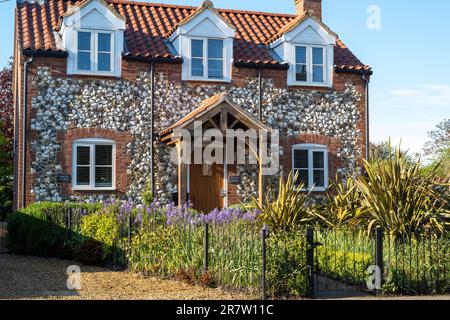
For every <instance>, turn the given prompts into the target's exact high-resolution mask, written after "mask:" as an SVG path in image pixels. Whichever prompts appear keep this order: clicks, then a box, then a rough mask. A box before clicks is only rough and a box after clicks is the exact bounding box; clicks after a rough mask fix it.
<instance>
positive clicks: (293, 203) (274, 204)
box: [250, 171, 317, 230]
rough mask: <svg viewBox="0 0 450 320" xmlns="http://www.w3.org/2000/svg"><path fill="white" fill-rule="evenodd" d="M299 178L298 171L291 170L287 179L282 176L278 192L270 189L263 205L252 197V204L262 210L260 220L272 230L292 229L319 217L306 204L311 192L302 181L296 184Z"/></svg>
mask: <svg viewBox="0 0 450 320" xmlns="http://www.w3.org/2000/svg"><path fill="white" fill-rule="evenodd" d="M298 179H299V175H298V172H297V173H296V174H295V175H293V173H292V171H291V172H290V173H289V176H288V178H287V180H284V178H283V176H280V179H279V184H278V192H274V191H273V190H270V191H269V194H268V195H267V196H266V197H265V200H264V203H263V204H262V206H261V205H260V203H259V201H258V199H256V198H253V199H252V202H251V205H250V206H251V207H253V208H255V209H256V210H258V211H259V212H261V214H260V215H259V219H260V221H262V222H263V223H264V224H266V225H267V226H269V228H270V229H271V230H290V229H292V228H295V227H296V226H298V225H301V224H308V223H310V222H312V221H313V220H315V219H316V218H317V215H316V214H314V213H313V211H312V210H310V209H309V208H308V206H307V205H306V199H307V197H308V196H309V193H306V192H304V191H302V189H303V188H304V185H303V184H302V183H301V184H299V185H297V184H296V181H298Z"/></svg>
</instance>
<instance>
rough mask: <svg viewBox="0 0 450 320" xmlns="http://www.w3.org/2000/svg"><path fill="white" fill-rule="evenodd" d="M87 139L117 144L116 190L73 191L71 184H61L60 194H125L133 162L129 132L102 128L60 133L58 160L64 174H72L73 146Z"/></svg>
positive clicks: (79, 129)
mask: <svg viewBox="0 0 450 320" xmlns="http://www.w3.org/2000/svg"><path fill="white" fill-rule="evenodd" d="M86 138H98V139H107V140H112V141H114V142H115V144H116V154H115V157H116V168H115V177H116V185H115V187H116V189H115V190H114V191H109V192H108V191H101V192H92V191H73V190H72V188H71V184H60V193H61V195H63V196H72V195H89V194H95V193H101V194H108V193H113V194H118V195H120V194H125V193H126V188H127V182H128V179H129V178H128V176H127V173H126V168H127V166H128V164H129V163H130V161H131V157H130V155H129V154H128V152H127V144H128V143H129V142H130V141H131V140H132V139H133V136H132V135H131V134H130V133H128V132H117V131H113V130H109V129H102V128H75V129H69V130H67V131H65V132H63V131H60V132H58V141H61V150H60V151H59V152H58V154H57V160H58V161H60V163H61V167H62V172H72V155H73V148H72V144H73V142H74V141H75V140H78V139H86Z"/></svg>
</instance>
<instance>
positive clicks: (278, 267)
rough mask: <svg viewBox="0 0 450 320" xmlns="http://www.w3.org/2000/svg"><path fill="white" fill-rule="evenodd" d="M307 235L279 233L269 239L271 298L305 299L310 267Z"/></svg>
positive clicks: (268, 268) (299, 231)
mask: <svg viewBox="0 0 450 320" xmlns="http://www.w3.org/2000/svg"><path fill="white" fill-rule="evenodd" d="M306 249H307V246H306V241H305V231H303V230H298V231H289V232H278V233H276V234H272V235H270V236H269V238H268V239H267V275H266V277H267V288H268V289H267V290H268V293H269V295H270V296H272V297H289V296H306V295H307V294H308V292H309V267H308V265H307V261H306Z"/></svg>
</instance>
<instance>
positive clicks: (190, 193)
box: [14, 0, 372, 211]
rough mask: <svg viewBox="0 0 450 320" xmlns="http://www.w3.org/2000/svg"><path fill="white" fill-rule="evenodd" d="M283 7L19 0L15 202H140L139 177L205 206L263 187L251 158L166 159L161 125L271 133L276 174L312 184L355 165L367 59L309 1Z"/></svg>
mask: <svg viewBox="0 0 450 320" xmlns="http://www.w3.org/2000/svg"><path fill="white" fill-rule="evenodd" d="M292 1H294V0H292ZM199 2H200V0H199ZM324 2H325V1H324ZM295 3H296V7H297V12H296V14H281V13H266V12H256V11H240V10H229V9H218V8H215V7H214V5H213V3H212V2H211V1H204V2H203V3H201V4H200V5H199V7H190V6H181V5H167V4H155V3H145V2H131V1H126V0H84V1H80V0H40V1H25V0H23V1H19V2H18V3H17V8H16V12H15V14H16V16H15V46H14V102H15V169H16V170H15V182H16V184H15V197H14V204H15V207H16V208H19V207H22V206H26V205H27V204H30V203H32V202H34V201H65V200H70V199H78V198H88V197H104V196H108V195H116V196H120V197H130V198H133V199H139V197H140V196H141V194H142V191H143V189H144V188H145V186H146V185H148V184H149V183H152V184H151V187H152V188H153V189H154V194H155V196H156V197H157V198H159V199H161V200H171V199H172V198H173V197H174V195H176V196H175V197H177V199H178V201H179V202H184V201H186V200H188V199H191V200H192V201H193V202H194V206H195V207H196V208H197V209H200V210H203V211H207V210H210V209H211V208H214V207H221V206H227V205H231V204H233V203H237V202H239V201H246V200H248V199H249V198H250V197H251V196H256V195H258V188H259V187H258V185H259V186H261V188H259V189H260V190H261V189H264V188H266V187H265V186H263V185H262V184H261V183H260V181H263V180H260V179H259V178H258V176H259V174H258V165H254V164H252V165H250V164H235V163H233V164H229V163H225V164H190V165H189V164H181V163H178V164H177V163H173V162H172V161H171V150H173V149H174V148H178V145H179V143H178V142H177V141H176V140H174V139H173V134H174V131H176V130H177V129H178V128H184V129H188V130H191V129H192V125H193V123H194V122H196V121H197V122H198V121H200V122H201V126H203V129H208V128H216V129H218V130H224V129H231V128H240V129H247V128H254V129H264V130H272V129H276V130H279V132H280V138H279V145H280V151H279V159H280V172H281V173H284V174H287V173H288V172H290V171H291V170H294V171H296V172H299V176H300V178H299V181H298V183H300V182H303V183H304V185H305V189H313V190H312V191H314V192H317V193H320V192H323V191H324V190H325V189H326V188H327V186H328V183H329V182H328V181H329V179H330V178H333V177H334V176H335V175H336V174H337V173H342V174H348V173H352V172H355V170H357V168H358V167H359V166H360V165H361V161H362V159H363V158H364V157H366V156H367V149H368V148H367V145H368V102H367V101H368V100H367V97H368V84H369V79H370V76H371V74H372V71H371V68H370V67H369V66H367V65H365V64H363V63H362V62H361V61H360V60H359V59H358V58H357V57H356V56H355V55H354V54H353V53H352V52H351V51H350V50H349V48H347V47H346V46H345V44H344V43H343V42H342V41H341V40H340V39H339V37H338V35H337V34H336V33H335V32H333V31H332V30H331V29H330V28H329V27H327V25H326V24H325V22H324V21H322V0H296V1H295ZM325 3H326V2H325ZM350 36H351V35H347V37H350ZM194 120H195V121H194Z"/></svg>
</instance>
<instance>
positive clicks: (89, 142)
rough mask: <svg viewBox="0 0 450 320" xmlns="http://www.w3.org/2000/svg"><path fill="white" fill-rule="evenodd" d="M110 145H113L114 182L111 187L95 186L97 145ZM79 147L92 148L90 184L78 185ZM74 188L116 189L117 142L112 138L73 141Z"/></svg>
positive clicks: (80, 189) (81, 189)
mask: <svg viewBox="0 0 450 320" xmlns="http://www.w3.org/2000/svg"><path fill="white" fill-rule="evenodd" d="M96 145H108V146H112V151H111V152H112V165H111V167H112V184H111V187H96V186H95V167H96V166H95V146H96ZM77 147H89V148H90V164H89V167H90V172H89V181H90V183H89V185H77V167H78V166H77ZM72 190H74V191H107V190H116V144H115V142H114V141H112V140H107V139H97V138H95V139H94V138H92V139H79V140H75V141H74V142H73V143H72Z"/></svg>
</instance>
